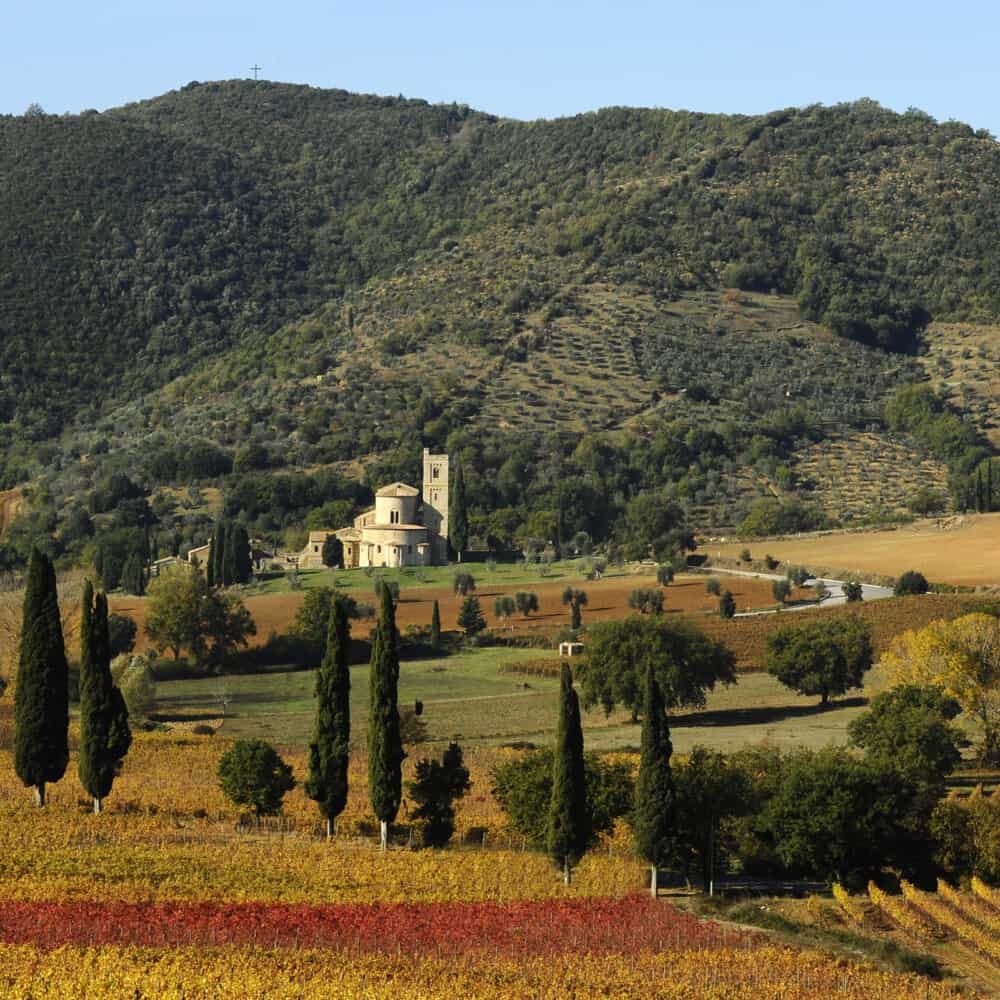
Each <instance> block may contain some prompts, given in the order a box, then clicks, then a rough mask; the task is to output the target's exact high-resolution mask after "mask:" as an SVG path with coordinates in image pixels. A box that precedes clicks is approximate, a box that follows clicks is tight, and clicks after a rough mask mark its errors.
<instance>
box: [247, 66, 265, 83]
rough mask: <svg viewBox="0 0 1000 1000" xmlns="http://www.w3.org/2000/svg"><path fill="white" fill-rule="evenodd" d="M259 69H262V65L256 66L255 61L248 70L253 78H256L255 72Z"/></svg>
mask: <svg viewBox="0 0 1000 1000" xmlns="http://www.w3.org/2000/svg"><path fill="white" fill-rule="evenodd" d="M261 69H263V67H262V66H258V65H257V64H256V63H254V64H253V65H252V66H251V67H250V72H251V73H253V78H254V79H255V80H256V79H257V74H258V73H259V72H260V71H261Z"/></svg>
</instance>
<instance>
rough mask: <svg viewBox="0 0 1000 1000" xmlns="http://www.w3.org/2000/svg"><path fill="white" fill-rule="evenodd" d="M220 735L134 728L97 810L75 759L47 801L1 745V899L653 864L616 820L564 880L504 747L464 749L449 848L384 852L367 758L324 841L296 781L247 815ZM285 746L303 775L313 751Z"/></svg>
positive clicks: (629, 885) (426, 886)
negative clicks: (502, 769)
mask: <svg viewBox="0 0 1000 1000" xmlns="http://www.w3.org/2000/svg"><path fill="white" fill-rule="evenodd" d="M225 746H226V744H225V743H224V742H223V741H216V740H214V739H205V738H199V737H196V736H175V735H173V734H144V733H140V734H137V739H136V742H135V745H134V748H133V750H132V752H131V753H130V754H129V756H128V758H127V760H126V763H125V769H124V772H123V774H122V776H121V777H120V778H119V779H118V780H117V781H116V782H115V786H114V789H113V791H112V794H111V796H110V797H109V798H108V799H107V802H106V806H107V808H106V811H105V813H104V814H103V815H101V816H93V815H92V814H91V813H90V812H89V803H88V801H87V799H86V797H85V795H84V793H83V791H82V789H81V788H80V786H79V783H78V781H77V779H76V774H75V760H73V761H71V762H70V768H69V770H68V772H67V775H66V777H65V778H64V779H63V780H62V781H61V782H58V783H57V784H53V785H50V786H49V805H47V806H46V808H45V809H44V810H39V809H37V808H36V807H35V806H34V805H32V804H31V796H30V794H29V793H28V792H27V791H26V790H25V789H24V788H23V787H22V786H21V784H20V782H18V781H17V779H16V777H15V776H14V772H13V766H12V765H11V763H10V754H9V753H4V754H2V755H0V899H3V898H9V899H35V900H43V899H125V900H137V901H138V900H159V899H191V900H202V899H213V900H225V899H229V900H258V901H268V900H274V901H285V902H328V903H335V902H349V903H362V902H375V901H385V902H393V901H409V902H427V901H433V900H441V901H444V900H467V901H474V900H500V901H509V900H514V899H540V898H550V897H562V896H594V895H597V896H619V895H624V894H626V893H629V892H634V891H636V890H637V889H639V888H641V886H642V878H643V872H644V869H643V867H642V866H641V865H640V864H639V863H638V862H637V861H636V860H635V858H634V857H633V855H632V852H631V850H630V835H629V834H628V832H627V830H625V829H623V828H621V827H619V829H618V830H617V831H616V834H615V835H614V836H613V837H612V838H609V839H608V840H607V841H606V842H605V844H604V846H603V847H601V848H598V849H596V850H594V851H593V852H591V853H590V854H589V855H587V856H586V857H585V858H584V860H583V863H582V864H581V865H580V867H579V869H578V870H577V872H576V874H575V876H574V879H573V885H572V886H571V887H569V888H566V887H564V886H563V885H562V882H561V880H560V879H559V878H558V877H557V876H556V873H555V872H554V871H553V869H552V867H551V865H550V863H549V861H548V860H547V859H546V858H545V857H544V856H542V855H540V854H537V853H534V852H532V851H527V850H524V846H525V845H524V842H523V839H522V838H521V837H519V836H517V835H512V834H510V833H509V832H508V831H507V830H506V828H505V824H504V815H503V813H502V812H501V811H500V809H499V807H498V806H497V804H496V802H495V800H494V799H493V797H492V795H491V794H490V792H489V771H490V768H491V767H492V765H493V764H494V763H495V762H496V761H497V760H499V759H502V757H503V756H505V755H507V754H509V751H503V750H494V751H475V752H473V753H471V754H469V755H468V760H469V762H470V770H471V772H472V780H473V787H472V791H471V792H470V793H469V795H468V796H467V797H466V799H464V800H462V802H461V803H460V809H459V817H458V828H459V832H458V834H457V835H456V838H455V846H454V847H453V848H451V849H449V850H447V851H445V852H435V851H410V850H405V849H397V850H392V851H389V852H388V853H387V854H386V855H384V856H383V855H381V854H379V853H378V852H377V851H376V850H375V849H374V846H373V844H374V842H375V841H374V837H373V835H374V826H373V823H372V817H371V814H370V808H369V806H368V803H367V801H366V787H365V774H364V767H365V762H364V759H363V758H361V759H357V760H352V767H351V782H352V790H351V797H350V803H349V805H348V809H347V811H346V812H345V814H344V815H343V816H342V817H341V819H340V822H339V823H338V830H339V831H341V833H340V835H338V836H337V837H335V838H334V839H333V841H331V842H329V843H328V842H326V841H325V840H324V839H323V838H322V837H321V836H320V831H321V830H322V826H323V824H322V820H321V818H320V815H319V812H318V811H317V809H316V805H315V803H313V802H312V801H310V800H309V799H307V798H306V797H305V795H304V794H303V792H302V789H301V783H300V787H298V788H296V789H295V790H294V792H293V793H292V794H290V795H289V796H288V798H287V800H286V807H285V815H284V817H283V818H282V820H281V821H280V822H279V823H276V824H273V825H271V826H270V827H267V828H265V829H263V830H258V829H255V828H254V827H253V826H249V827H245V828H242V827H239V826H238V818H239V817H238V811H237V810H236V809H235V808H234V807H233V806H232V805H230V804H229V803H227V802H226V800H225V799H224V797H223V796H222V793H221V792H220V791H219V789H218V785H217V781H216V776H215V774H216V767H217V765H218V759H219V756H220V755H221V753H222V752H223V751H224V749H225ZM358 756H359V758H360V755H358ZM287 757H288V759H289V760H290V762H291V763H293V765H294V766H295V768H296V773H297V774H298V775H299V777H300V778H301V777H303V776H304V769H305V761H304V759H303V758H302V757H301V756H299V757H297V756H295V755H294V754H292V755H287ZM410 763H411V764H412V762H410ZM400 819H401V820H404V821H405V815H401V816H400ZM367 824H372V825H371V826H370V827H369V826H368V825H367ZM466 833H467V834H468V835H469V836H468V844H463V839H464V837H463V835H464V834H466ZM359 834H363V835H361V836H359ZM484 834H485V848H486V849H485V850H484Z"/></svg>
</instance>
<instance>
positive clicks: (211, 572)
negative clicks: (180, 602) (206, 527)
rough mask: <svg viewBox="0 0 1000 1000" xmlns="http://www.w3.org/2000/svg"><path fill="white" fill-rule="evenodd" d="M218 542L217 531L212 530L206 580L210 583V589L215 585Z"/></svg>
mask: <svg viewBox="0 0 1000 1000" xmlns="http://www.w3.org/2000/svg"><path fill="white" fill-rule="evenodd" d="M218 547H219V546H218V543H217V542H216V540H215V532H214V531H213V532H212V537H211V538H210V539H209V540H208V556H207V557H206V559H205V580H206V581H207V583H208V587H209V590H211V589H212V587H214V586H215V550H216V549H217V548H218Z"/></svg>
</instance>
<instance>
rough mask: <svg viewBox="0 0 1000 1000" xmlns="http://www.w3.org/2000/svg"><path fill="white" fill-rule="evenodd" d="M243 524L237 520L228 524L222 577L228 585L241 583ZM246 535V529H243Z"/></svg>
mask: <svg viewBox="0 0 1000 1000" xmlns="http://www.w3.org/2000/svg"><path fill="white" fill-rule="evenodd" d="M241 529H242V525H240V524H238V523H236V522H235V521H233V522H231V523H230V524H227V525H226V548H225V552H224V554H223V557H222V558H223V570H222V579H223V582H224V583H225V585H226V586H227V587H231V586H232V585H233V584H234V583H240V582H241V580H240V556H239V547H240V531H241ZM243 535H244V537H246V531H245V530H243Z"/></svg>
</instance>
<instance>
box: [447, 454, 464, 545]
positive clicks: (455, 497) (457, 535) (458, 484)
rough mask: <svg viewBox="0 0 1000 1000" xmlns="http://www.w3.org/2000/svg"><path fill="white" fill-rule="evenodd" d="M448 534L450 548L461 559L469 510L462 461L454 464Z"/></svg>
mask: <svg viewBox="0 0 1000 1000" xmlns="http://www.w3.org/2000/svg"><path fill="white" fill-rule="evenodd" d="M448 536H449V540H450V541H451V545H452V548H453V549H454V550H455V551H456V552H457V553H458V561H459V562H461V561H462V553H463V552H464V551H465V549H466V547H467V546H468V544H469V511H468V507H467V506H466V501H465V473H464V472H463V471H462V463H461V462H459V463H458V464H457V465H456V466H455V485H454V486H453V487H452V490H451V513H450V515H449V522H448Z"/></svg>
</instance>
